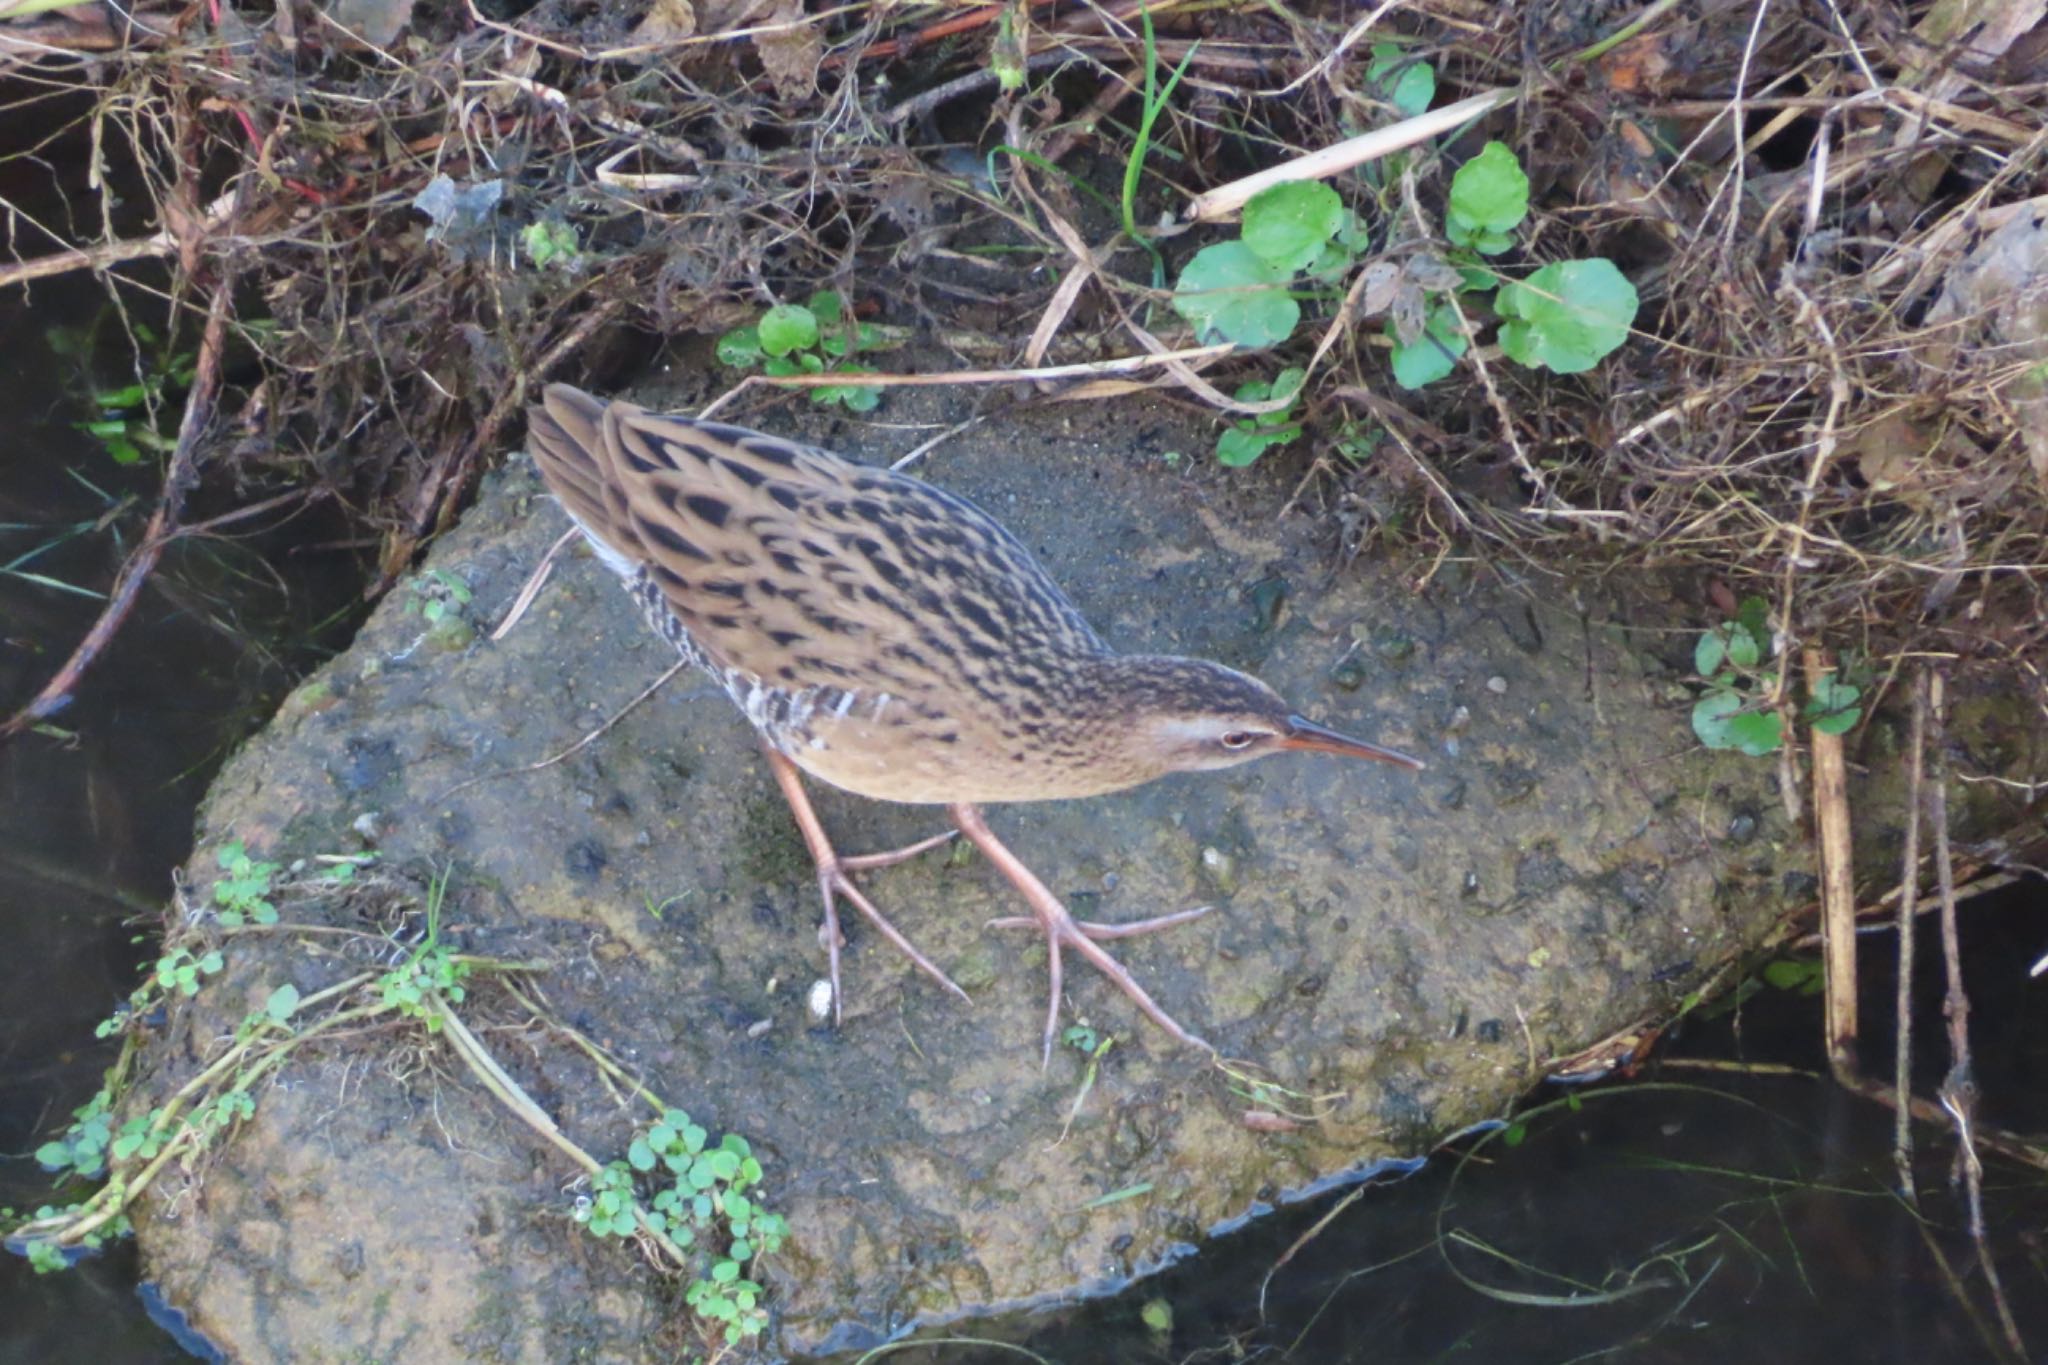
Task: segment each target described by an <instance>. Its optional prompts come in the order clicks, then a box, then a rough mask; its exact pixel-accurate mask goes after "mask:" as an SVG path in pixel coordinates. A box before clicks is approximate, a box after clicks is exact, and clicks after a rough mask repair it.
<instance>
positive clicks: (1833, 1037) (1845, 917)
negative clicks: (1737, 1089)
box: [1785, 645, 1856, 1077]
mask: <svg viewBox="0 0 2048 1365" xmlns="http://www.w3.org/2000/svg"><path fill="white" fill-rule="evenodd" d="M1800 653H1801V657H1802V659H1803V660H1804V662H1805V665H1806V690H1807V693H1808V695H1809V696H1818V695H1820V690H1821V685H1822V683H1823V682H1824V681H1825V680H1826V678H1827V675H1828V674H1829V673H1830V672H1832V671H1833V665H1831V664H1829V663H1828V662H1827V661H1826V660H1825V659H1823V658H1822V657H1821V652H1820V650H1819V649H1818V648H1816V647H1814V646H1812V645H1808V646H1807V647H1806V648H1805V649H1804V650H1802V651H1801V652H1800ZM1811 729H1812V734H1811V736H1810V737H1809V740H1808V743H1809V744H1810V745H1811V747H1812V751H1813V809H1814V819H1815V824H1816V826H1817V827H1818V831H1817V832H1818V833H1819V835H1820V922H1821V962H1822V968H1823V971H1822V978H1821V979H1822V982H1823V983H1824V985H1825V987H1826V1001H1825V1015H1826V1023H1825V1025H1824V1027H1825V1029H1826V1042H1827V1054H1828V1068H1829V1070H1831V1071H1833V1072H1834V1073H1835V1075H1836V1076H1838V1077H1841V1076H1850V1075H1854V1074H1855V1071H1856V879H1855V858H1854V852H1853V849H1852V847H1851V841H1850V837H1849V765H1848V763H1847V762H1846V761H1845V760H1844V758H1843V756H1842V737H1841V736H1840V735H1831V734H1829V733H1827V732H1826V731H1824V730H1822V729H1821V728H1820V727H1819V726H1818V725H1816V726H1813V727H1811ZM1791 747H1792V746H1791V745H1789V744H1788V745H1786V746H1785V748H1786V749H1787V750H1789V749H1790V748H1791Z"/></svg>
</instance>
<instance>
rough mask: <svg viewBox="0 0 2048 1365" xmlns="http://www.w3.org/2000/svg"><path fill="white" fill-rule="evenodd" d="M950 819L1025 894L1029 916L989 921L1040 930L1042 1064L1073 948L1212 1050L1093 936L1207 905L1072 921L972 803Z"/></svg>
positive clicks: (1178, 918)
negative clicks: (1125, 918)
mask: <svg viewBox="0 0 2048 1365" xmlns="http://www.w3.org/2000/svg"><path fill="white" fill-rule="evenodd" d="M952 815H953V823H954V824H956V825H958V826H959V827H960V832H961V833H962V834H965V835H966V836H967V838H968V839H969V841H970V842H972V843H973V844H974V846H975V847H976V848H978V849H980V850H981V853H982V856H984V857H986V858H987V859H988V860H989V861H990V862H992V863H994V864H995V865H996V867H997V868H998V869H999V870H1000V871H1001V872H1002V874H1003V875H1004V876H1005V877H1007V878H1008V879H1009V882H1010V885H1012V886H1014V887H1016V888H1017V891H1018V894H1020V895H1022V896H1023V897H1024V902H1025V904H1027V905H1029V906H1030V907H1031V917H1030V918H1029V919H1025V918H1023V917H1018V918H1014V919H1000V920H996V921H994V924H995V925H997V926H998V927H1007V926H1014V925H1027V924H1035V925H1037V926H1038V927H1039V928H1040V929H1042V930H1043V931H1044V933H1045V947H1046V958H1047V970H1048V973H1049V975H1050V977H1051V983H1050V984H1051V995H1050V998H1049V999H1048V1000H1047V1001H1046V1006H1045V1040H1044V1047H1043V1050H1042V1054H1041V1065H1050V1064H1051V1062H1052V1041H1053V1036H1054V1034H1055V1033H1056V1032H1057V1030H1058V1028H1059V1019H1060V986H1061V982H1062V979H1063V963H1062V961H1061V950H1062V949H1063V948H1072V949H1073V950H1074V951H1075V952H1077V953H1079V954H1080V955H1081V956H1082V957H1083V958H1085V959H1087V961H1088V965H1089V966H1091V967H1093V968H1095V970H1096V971H1098V972H1101V973H1102V974H1103V975H1104V976H1106V977H1108V978H1109V979H1110V980H1111V981H1112V982H1114V983H1115V984H1116V987H1117V989H1118V990H1120V991H1122V992H1123V993H1124V994H1125V995H1128V996H1129V997H1130V998H1131V999H1132V1001H1133V1002H1135V1003H1136V1004H1137V1006H1138V1008H1139V1009H1141V1010H1143V1011H1144V1012H1145V1015H1146V1017H1147V1018H1149V1019H1150V1020H1151V1021H1152V1022H1153V1023H1155V1024H1157V1025H1159V1027H1160V1028H1162V1029H1165V1030H1166V1031H1167V1033H1169V1034H1171V1035H1172V1036H1173V1038H1174V1039H1175V1040H1176V1041H1178V1042H1182V1043H1186V1044H1188V1045H1189V1046H1190V1047H1199V1048H1203V1049H1206V1050H1207V1051H1210V1052H1214V1051H1215V1050H1216V1049H1215V1048H1214V1047H1211V1046H1210V1045H1209V1044H1208V1043H1206V1042H1204V1041H1203V1040H1202V1039H1201V1038H1199V1037H1197V1036H1196V1035H1195V1034H1192V1033H1190V1032H1188V1031H1187V1030H1186V1029H1184V1028H1182V1027H1181V1026H1180V1024H1179V1022H1178V1021H1176V1020H1175V1019H1174V1017H1173V1016H1172V1015H1170V1014H1168V1013H1167V1012H1166V1011H1165V1010H1164V1009H1161V1008H1160V1006H1159V1002H1158V1001H1156V1000H1154V999H1153V998H1152V997H1151V995H1150V994H1148V993H1147V992H1146V990H1145V988H1144V987H1143V986H1141V985H1139V984H1138V981H1137V978H1136V977H1134V976H1132V975H1131V974H1130V972H1129V971H1128V970H1127V969H1126V968H1125V967H1124V965H1123V964H1122V963H1121V962H1118V961H1117V960H1116V959H1115V958H1113V957H1111V956H1110V955H1109V953H1108V951H1107V950H1105V949H1103V948H1102V947H1100V946H1099V945H1098V944H1097V943H1096V940H1097V939H1101V938H1130V937H1132V936H1133V935H1136V934H1148V933H1151V932H1153V931H1155V930H1158V929H1170V928H1172V927H1173V926H1174V925H1176V924H1185V923H1187V922H1188V921H1189V920H1191V919H1195V918H1197V917H1199V916H1201V915H1204V914H1207V913H1208V911H1209V909H1210V907H1208V906H1206V905H1204V906H1198V907H1196V908H1195V909H1193V910H1181V911H1177V912H1175V913H1174V914H1171V915H1159V916H1156V917H1155V918H1152V919H1146V920H1134V921H1132V922H1131V923H1129V924H1096V923H1092V922H1084V921H1081V920H1077V919H1075V918H1074V917H1073V915H1071V914H1070V913H1068V911H1067V907H1066V905H1065V904H1064V903H1062V902H1061V900H1060V898H1059V897H1058V896H1055V895H1054V894H1053V893H1052V892H1051V890H1049V889H1048V888H1047V887H1046V885H1045V883H1044V882H1042V881H1040V880H1039V879H1038V877H1037V876H1036V875H1035V874H1034V873H1033V872H1032V871H1031V869H1030V868H1028V867H1026V866H1024V864H1023V862H1022V861H1021V860H1020V859H1019V858H1018V857H1017V855H1016V854H1014V853H1012V852H1010V850H1009V849H1008V848H1007V847H1005V846H1004V845H1003V843H1002V841H1001V840H999V839H997V838H996V836H995V834H994V832H993V831H992V830H990V829H989V827H988V824H987V822H986V821H984V820H983V819H982V818H981V812H980V811H979V810H977V809H975V808H974V807H973V806H954V807H952Z"/></svg>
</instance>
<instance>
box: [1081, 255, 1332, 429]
mask: <svg viewBox="0 0 2048 1365" xmlns="http://www.w3.org/2000/svg"><path fill="white" fill-rule="evenodd" d="M1369 282H1370V277H1369V276H1368V274H1367V273H1366V272H1365V271H1363V270H1361V271H1359V272H1358V278H1357V279H1356V280H1353V281H1352V283H1351V288H1349V289H1347V290H1346V291H1345V292H1344V301H1343V303H1341V304H1339V305H1338V308H1337V315H1336V316H1335V317H1333V318H1331V319H1330V325H1329V326H1328V327H1326V328H1324V329H1323V335H1322V339H1321V340H1320V341H1318V342H1316V349H1315V351H1314V352H1313V353H1312V354H1311V355H1310V356H1309V358H1308V363H1307V364H1305V365H1304V366H1302V376H1301V386H1300V388H1297V389H1296V390H1295V392H1294V393H1293V394H1289V395H1288V396H1286V397H1284V398H1269V399H1263V400H1261V401H1259V402H1246V401H1245V400H1243V399H1239V398H1232V397H1230V396H1229V395H1228V394H1226V393H1224V392H1223V391H1222V390H1221V389H1219V388H1217V387H1216V386H1215V385H1214V384H1211V383H1210V382H1209V381H1208V380H1206V379H1203V378H1202V377H1201V376H1200V375H1198V374H1196V373H1195V372H1194V371H1193V370H1192V369H1190V368H1189V367H1188V366H1187V365H1186V364H1185V363H1184V360H1185V357H1181V358H1174V359H1169V358H1168V357H1169V355H1170V354H1171V353H1170V352H1168V351H1167V350H1166V343H1165V342H1163V341H1161V340H1160V339H1159V338H1158V337H1155V336H1153V335H1152V334H1151V333H1150V332H1148V331H1146V330H1145V329H1144V328H1143V327H1141V326H1139V325H1138V322H1137V320H1136V319H1135V318H1133V317H1131V315H1130V314H1129V313H1128V312H1126V311H1125V310H1124V308H1123V305H1122V302H1121V301H1120V300H1112V301H1113V302H1115V303H1116V304H1117V312H1118V315H1119V317H1120V319H1121V320H1122V322H1123V325H1124V330H1125V331H1127V332H1129V333H1130V334H1131V335H1132V336H1133V337H1135V338H1137V341H1138V344H1139V345H1141V346H1143V347H1145V348H1146V349H1147V350H1150V351H1151V352H1152V353H1153V354H1154V355H1155V356H1157V357H1158V358H1159V359H1160V360H1161V361H1162V362H1163V363H1164V364H1165V365H1166V369H1167V372H1168V373H1170V374H1172V375H1173V377H1174V378H1175V379H1177V380H1179V381H1180V383H1181V385H1182V386H1183V387H1184V388H1186V389H1187V390H1188V391H1189V392H1190V393H1192V394H1194V395H1195V396H1196V397H1198V398H1200V399H1201V400H1202V401H1203V402H1205V403H1207V404H1208V405H1209V406H1211V407H1213V408H1218V409H1221V410H1222V411H1224V412H1242V413H1246V414H1248V415H1250V416H1253V417H1263V416H1265V415H1266V414H1267V413H1272V412H1280V411H1283V410H1285V409H1287V408H1289V407H1292V406H1293V405H1294V402H1295V400H1296V397H1297V396H1298V395H1299V394H1300V393H1301V392H1302V390H1303V389H1306V388H1307V387H1308V379H1309V376H1310V375H1312V374H1314V373H1315V371H1316V366H1318V365H1320V364H1321V363H1322V360H1323V357H1324V356H1326V355H1328V354H1329V353H1330V348H1331V347H1332V346H1334V345H1336V344H1337V339H1338V338H1339V337H1342V336H1344V335H1346V334H1348V333H1349V331H1350V330H1351V315H1352V313H1353V312H1355V311H1356V310H1357V307H1358V300H1359V296H1360V295H1362V294H1364V293H1365V288H1366V285H1367V284H1368V283H1369ZM1232 349H1235V348H1232Z"/></svg>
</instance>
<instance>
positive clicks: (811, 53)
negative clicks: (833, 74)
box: [754, 0, 825, 100]
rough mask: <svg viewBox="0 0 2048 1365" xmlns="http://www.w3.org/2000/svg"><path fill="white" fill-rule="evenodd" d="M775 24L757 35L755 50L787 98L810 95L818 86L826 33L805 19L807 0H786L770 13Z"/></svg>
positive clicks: (803, 97) (779, 90)
mask: <svg viewBox="0 0 2048 1365" xmlns="http://www.w3.org/2000/svg"><path fill="white" fill-rule="evenodd" d="M768 22H770V23H771V24H773V25H774V27H773V28H771V29H770V30H768V31H767V32H763V33H756V34H755V35H754V51H756V52H758V53H760V54H761V66H762V68H763V69H764V70H765V71H767V73H768V79H769V80H771V81H773V82H775V92H776V93H777V94H779V95H781V96H782V97H783V98H784V99H786V100H798V99H805V98H807V97H809V96H810V95H811V94H812V93H813V92H814V91H816V90H817V88H818V64H819V63H820V62H821V61H823V60H824V57H825V35H824V34H823V33H821V32H819V30H818V28H817V26H816V25H814V24H810V23H806V22H805V21H804V7H803V0H782V3H780V4H778V5H777V6H776V7H775V11H774V13H773V14H771V15H770V16H769V20H768Z"/></svg>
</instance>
